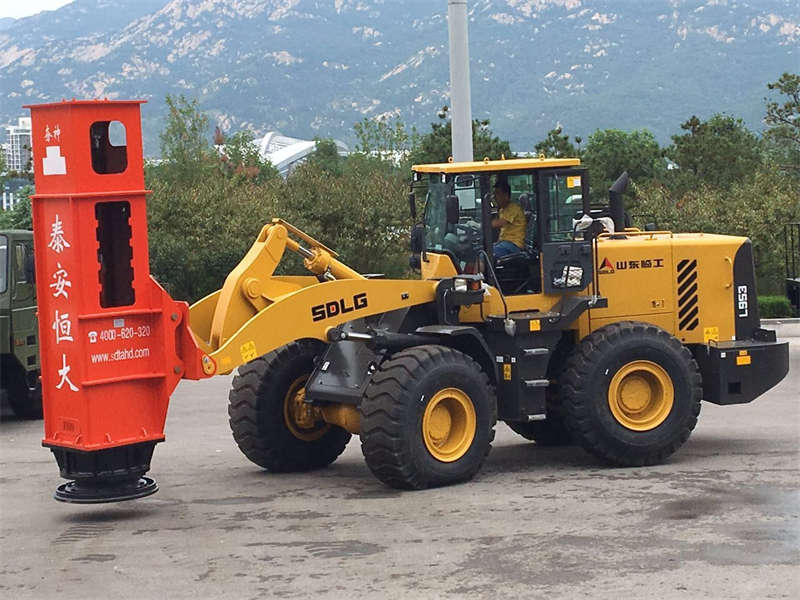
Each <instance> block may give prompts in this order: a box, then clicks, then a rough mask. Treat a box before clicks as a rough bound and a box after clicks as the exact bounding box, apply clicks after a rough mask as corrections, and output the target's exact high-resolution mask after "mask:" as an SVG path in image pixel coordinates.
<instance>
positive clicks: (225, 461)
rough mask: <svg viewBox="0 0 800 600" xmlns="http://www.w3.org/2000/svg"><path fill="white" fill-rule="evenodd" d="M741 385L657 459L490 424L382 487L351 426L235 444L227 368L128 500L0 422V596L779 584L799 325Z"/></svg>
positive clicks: (173, 420) (786, 582)
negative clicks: (341, 440)
mask: <svg viewBox="0 0 800 600" xmlns="http://www.w3.org/2000/svg"><path fill="white" fill-rule="evenodd" d="M792 369H793V371H792V372H791V373H790V375H789V377H788V378H787V379H786V380H784V382H783V383H782V384H781V385H780V386H779V387H778V388H776V389H774V390H772V391H770V392H769V393H768V394H767V395H765V396H763V397H762V398H760V399H758V400H757V401H756V402H754V403H753V404H751V405H745V406H738V407H718V406H713V405H709V404H704V405H703V409H702V413H701V415H700V422H699V424H698V427H697V429H696V430H695V432H694V434H693V436H692V438H691V439H690V440H689V442H688V443H687V444H686V445H685V446H684V447H683V449H681V450H680V451H679V452H678V453H677V454H676V455H675V456H674V457H673V458H672V459H671V460H670V462H669V463H668V464H666V465H663V466H658V467H650V468H642V469H609V468H605V467H603V466H601V465H599V464H598V463H597V462H596V461H594V460H593V459H592V458H590V457H589V456H588V455H586V454H584V453H583V451H581V450H579V449H577V448H566V449H547V448H538V447H537V446H536V445H535V444H532V443H529V442H526V441H524V440H522V439H521V438H519V437H517V436H516V435H515V434H514V433H512V432H511V431H510V430H509V429H508V428H507V427H506V426H505V425H502V424H501V425H498V435H497V441H496V443H495V447H494V450H493V452H492V454H491V455H490V457H489V459H488V461H487V463H486V465H485V467H484V469H483V471H482V472H481V473H480V474H479V475H478V477H477V478H476V479H475V480H474V481H473V482H471V483H468V484H465V485H459V486H455V487H449V488H444V489H438V490H431V491H424V492H405V493H401V492H396V491H394V490H390V489H388V488H385V487H383V486H382V485H381V484H380V483H379V482H378V481H377V480H375V479H373V477H372V476H371V474H370V473H369V471H368V470H367V467H366V466H365V465H364V462H363V460H362V457H361V451H360V448H359V444H358V440H357V439H354V440H353V441H352V442H351V444H350V446H349V447H348V449H347V451H346V452H345V454H344V455H343V456H342V457H341V458H340V459H339V460H338V461H337V462H336V463H335V464H334V465H333V466H332V467H331V468H329V469H327V470H324V471H322V472H317V473H311V474H301V475H280V476H276V475H271V474H269V473H266V472H264V471H261V470H259V469H258V468H257V467H256V466H255V465H252V464H250V463H249V462H248V461H247V460H246V459H245V458H244V457H243V456H242V455H241V454H240V453H239V451H238V449H237V448H236V446H235V444H234V442H233V440H232V438H231V435H230V433H229V430H228V425H227V420H226V396H227V387H228V384H229V378H224V377H219V378H216V379H212V380H210V381H205V382H184V383H183V384H181V386H180V387H179V388H178V390H177V392H176V394H175V395H174V397H173V399H172V403H171V406H170V414H169V418H168V420H167V442H166V443H164V444H161V445H159V446H158V447H157V448H156V452H155V456H154V461H153V469H152V471H151V475H152V476H153V477H155V478H156V479H157V480H158V482H159V484H160V486H161V490H160V491H159V492H158V493H157V494H156V495H154V496H151V497H149V498H146V499H143V500H137V501H134V502H126V503H120V504H115V505H104V506H75V505H67V504H61V503H58V502H56V501H54V500H53V499H52V494H53V491H54V489H55V487H56V486H57V485H58V484H59V483H61V480H60V479H59V477H58V470H57V468H56V464H55V461H54V460H53V458H52V457H51V455H50V453H49V452H48V451H47V450H45V449H43V448H42V447H41V446H40V439H41V422H26V421H19V420H15V419H14V418H13V417H11V416H9V415H8V414H7V413H5V416H4V418H3V422H2V423H1V424H0V462H1V463H2V467H0V469H1V470H0V552H1V553H2V554H1V555H0V558H2V560H0V597H2V598H8V599H12V598H13V599H17V598H42V599H47V600H55V599H59V600H61V599H65V600H66V599H72V598H80V599H93V598H114V599H117V598H125V599H127V598H131V599H133V598H135V599H142V598H146V599H149V598H168V599H173V598H193V599H205V598H214V599H216V598H235V599H242V600H246V599H248V598H609V599H614V600H617V599H619V598H631V599H639V598H663V599H669V598H681V599H695V598H725V599H729V598H743V599H747V600H753V599H762V598H797V597H798V590H800V520H799V519H798V516H799V515H800V494H799V492H798V489H799V488H800V480H799V479H798V467H799V466H800V461H799V460H798V459H799V458H800V391H799V390H800V339H797V338H795V341H794V345H793V347H792Z"/></svg>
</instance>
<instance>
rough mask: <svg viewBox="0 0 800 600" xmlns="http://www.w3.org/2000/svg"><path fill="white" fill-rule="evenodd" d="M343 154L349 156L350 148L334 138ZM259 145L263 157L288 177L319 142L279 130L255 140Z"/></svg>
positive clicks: (312, 151) (340, 152)
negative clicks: (294, 136)
mask: <svg viewBox="0 0 800 600" xmlns="http://www.w3.org/2000/svg"><path fill="white" fill-rule="evenodd" d="M334 142H335V144H336V148H337V149H338V150H339V154H340V155H341V156H347V154H348V152H349V149H348V147H347V146H346V145H345V144H344V142H340V141H339V140H334ZM253 143H254V144H255V145H256V146H257V147H258V151H259V153H260V154H261V158H263V159H264V160H268V161H269V162H270V163H272V166H273V167H275V168H276V169H278V172H279V173H280V174H281V176H283V177H286V176H287V175H288V174H289V173H291V172H292V169H294V168H295V167H296V166H297V165H299V164H300V163H302V162H303V161H304V160H305V159H306V158H308V156H309V155H310V154H313V153H314V150H316V147H317V143H316V142H315V141H313V140H300V139H297V138H292V137H287V136H285V135H281V134H280V133H278V132H277V131H270V132H269V133H268V134H267V135H265V136H264V137H263V138H261V139H256V140H253Z"/></svg>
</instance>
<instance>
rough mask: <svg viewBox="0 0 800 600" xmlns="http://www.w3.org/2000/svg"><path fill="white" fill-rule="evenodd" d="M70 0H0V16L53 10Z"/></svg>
mask: <svg viewBox="0 0 800 600" xmlns="http://www.w3.org/2000/svg"><path fill="white" fill-rule="evenodd" d="M70 2H72V0H25V1H24V2H20V0H0V18H3V17H14V18H15V19H19V18H20V17H28V16H30V15H35V14H36V13H38V12H42V11H43V10H55V9H56V8H60V7H61V6H64V5H65V4H69V3H70Z"/></svg>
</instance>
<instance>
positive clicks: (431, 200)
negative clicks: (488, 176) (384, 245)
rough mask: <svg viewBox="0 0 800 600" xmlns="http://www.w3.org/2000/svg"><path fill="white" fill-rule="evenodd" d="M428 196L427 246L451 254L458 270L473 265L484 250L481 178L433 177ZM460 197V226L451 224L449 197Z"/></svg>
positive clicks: (459, 176) (426, 201) (428, 187)
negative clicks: (448, 208)
mask: <svg viewBox="0 0 800 600" xmlns="http://www.w3.org/2000/svg"><path fill="white" fill-rule="evenodd" d="M426 183H427V193H426V195H425V216H424V219H423V221H424V225H425V247H426V249H427V250H430V251H432V252H443V251H444V252H448V253H450V254H452V255H453V257H455V258H456V260H457V261H458V263H459V264H458V267H459V268H460V269H462V270H463V269H464V268H465V266H466V265H467V264H468V263H470V262H473V261H474V260H475V259H477V257H478V252H479V251H480V250H481V248H482V247H483V244H482V239H481V197H482V194H481V179H480V177H479V176H476V175H470V174H462V175H448V176H446V177H444V178H443V177H442V175H440V174H431V175H430V177H429V179H428V181H427V182H426ZM448 196H455V197H456V198H458V223H448V222H447V208H446V207H447V198H448Z"/></svg>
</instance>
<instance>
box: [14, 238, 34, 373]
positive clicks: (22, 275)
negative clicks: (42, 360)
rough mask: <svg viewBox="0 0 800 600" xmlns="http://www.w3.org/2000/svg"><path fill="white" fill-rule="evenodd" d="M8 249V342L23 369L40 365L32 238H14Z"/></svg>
mask: <svg viewBox="0 0 800 600" xmlns="http://www.w3.org/2000/svg"><path fill="white" fill-rule="evenodd" d="M10 250H11V265H10V266H11V269H10V270H11V278H12V283H11V285H12V286H13V287H12V293H11V342H12V344H13V348H12V352H13V353H14V355H15V356H16V357H17V360H19V362H20V364H21V365H22V366H23V368H24V369H25V370H26V371H32V370H35V369H38V367H39V340H38V335H39V332H38V324H37V320H36V285H35V282H34V275H33V273H34V269H33V242H32V241H31V240H15V241H14V242H13V247H12V248H10Z"/></svg>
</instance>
